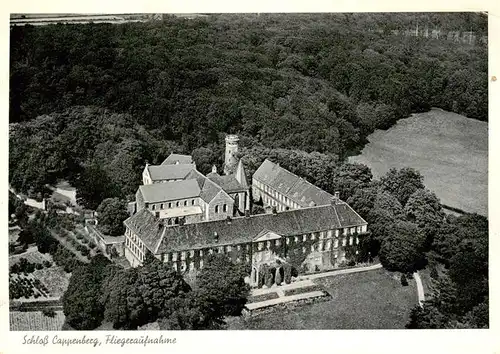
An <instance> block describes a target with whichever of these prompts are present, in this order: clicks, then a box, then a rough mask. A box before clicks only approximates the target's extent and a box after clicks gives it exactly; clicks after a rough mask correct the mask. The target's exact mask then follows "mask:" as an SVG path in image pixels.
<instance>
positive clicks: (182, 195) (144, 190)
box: [139, 179, 201, 203]
mask: <svg viewBox="0 0 500 354" xmlns="http://www.w3.org/2000/svg"><path fill="white" fill-rule="evenodd" d="M139 192H140V194H141V195H142V199H143V201H144V202H145V203H160V202H165V201H169V200H178V199H187V198H194V197H198V196H200V192H201V190H200V187H199V185H198V182H197V181H196V180H195V179H189V180H184V181H172V182H167V183H155V184H148V185H143V186H139Z"/></svg>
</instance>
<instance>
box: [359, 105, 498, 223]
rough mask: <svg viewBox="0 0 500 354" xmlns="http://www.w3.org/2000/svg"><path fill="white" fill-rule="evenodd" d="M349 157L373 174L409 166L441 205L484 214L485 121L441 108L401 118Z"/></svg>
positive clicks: (486, 152) (485, 209) (486, 164)
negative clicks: (415, 170) (358, 153)
mask: <svg viewBox="0 0 500 354" xmlns="http://www.w3.org/2000/svg"><path fill="white" fill-rule="evenodd" d="M368 140H369V141H370V142H369V143H368V144H367V145H366V146H365V148H364V149H363V151H362V153H361V155H359V156H355V157H351V158H350V161H351V162H360V163H363V164H366V165H368V166H369V167H370V168H371V169H372V172H373V175H374V177H376V178H378V177H380V176H382V175H384V174H385V173H386V172H387V171H388V170H389V169H390V168H393V167H394V168H402V167H413V168H415V169H417V170H419V171H420V172H421V173H422V175H423V176H424V178H425V179H424V184H425V185H426V187H427V188H429V189H430V190H432V191H434V192H435V193H436V195H437V196H438V197H439V198H440V199H441V202H442V203H443V204H445V205H449V206H452V207H456V208H459V209H462V210H464V211H467V212H477V213H479V214H482V215H488V123H487V122H481V121H478V120H475V119H470V118H466V117H464V116H461V115H459V114H456V113H451V112H446V111H443V110H441V109H432V110H431V111H429V112H426V113H419V114H414V115H412V116H411V117H410V118H407V119H401V120H400V121H398V123H397V124H396V125H395V126H393V127H392V128H390V129H388V130H386V131H384V130H377V131H375V132H374V133H373V134H371V135H370V136H369V137H368Z"/></svg>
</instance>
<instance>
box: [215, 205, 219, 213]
mask: <svg viewBox="0 0 500 354" xmlns="http://www.w3.org/2000/svg"><path fill="white" fill-rule="evenodd" d="M215 212H216V213H218V212H219V206H218V205H216V206H215Z"/></svg>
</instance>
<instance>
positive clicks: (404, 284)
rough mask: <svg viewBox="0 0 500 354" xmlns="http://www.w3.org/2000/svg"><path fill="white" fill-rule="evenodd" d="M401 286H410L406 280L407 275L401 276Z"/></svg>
mask: <svg viewBox="0 0 500 354" xmlns="http://www.w3.org/2000/svg"><path fill="white" fill-rule="evenodd" d="M401 285H403V286H408V280H407V279H406V275H404V274H401Z"/></svg>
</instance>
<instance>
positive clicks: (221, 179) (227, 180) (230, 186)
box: [207, 173, 248, 193]
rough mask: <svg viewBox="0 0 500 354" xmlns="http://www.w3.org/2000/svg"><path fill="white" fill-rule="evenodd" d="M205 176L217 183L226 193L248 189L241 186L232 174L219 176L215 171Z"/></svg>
mask: <svg viewBox="0 0 500 354" xmlns="http://www.w3.org/2000/svg"><path fill="white" fill-rule="evenodd" d="M207 178H208V179H209V180H211V181H212V182H214V183H216V184H217V185H219V186H220V187H221V188H222V189H223V190H224V191H225V192H226V193H237V192H245V191H247V190H248V187H244V186H242V185H241V184H240V183H239V182H238V181H237V180H236V178H234V176H233V175H229V176H220V175H218V174H215V173H209V174H208V175H207Z"/></svg>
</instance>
